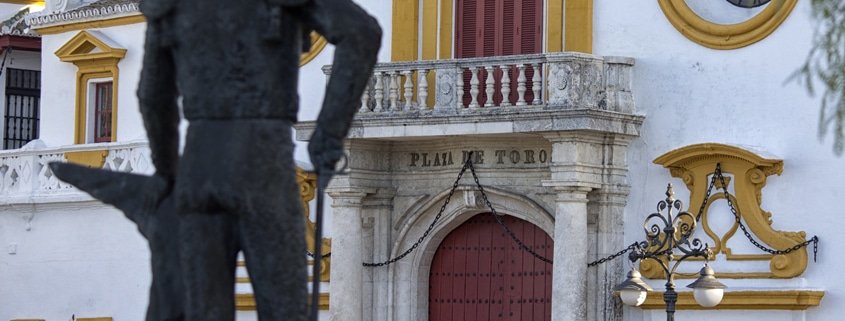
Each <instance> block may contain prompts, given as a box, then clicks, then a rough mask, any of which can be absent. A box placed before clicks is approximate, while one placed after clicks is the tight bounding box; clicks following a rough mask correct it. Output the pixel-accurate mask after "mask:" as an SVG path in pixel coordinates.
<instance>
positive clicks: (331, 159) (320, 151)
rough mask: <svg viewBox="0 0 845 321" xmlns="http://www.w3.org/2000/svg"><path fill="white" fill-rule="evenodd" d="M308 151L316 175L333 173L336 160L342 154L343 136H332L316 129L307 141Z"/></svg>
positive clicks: (341, 156)
mask: <svg viewBox="0 0 845 321" xmlns="http://www.w3.org/2000/svg"><path fill="white" fill-rule="evenodd" d="M308 153H309V155H310V156H311V164H313V165H314V171H315V172H317V174H318V175H321V176H323V175H333V174H334V170H335V166H336V165H337V162H338V161H340V159H341V158H343V156H344V154H343V138H342V137H341V138H337V137H332V136H331V135H327V134H326V133H325V132H324V131H322V130H320V129H317V130H316V131H314V134H313V135H311V140H310V141H309V142H308ZM326 178H329V177H326Z"/></svg>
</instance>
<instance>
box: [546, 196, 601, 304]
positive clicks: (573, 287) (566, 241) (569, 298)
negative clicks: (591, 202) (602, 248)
mask: <svg viewBox="0 0 845 321" xmlns="http://www.w3.org/2000/svg"><path fill="white" fill-rule="evenodd" d="M554 188H555V191H556V192H557V199H556V200H555V204H556V206H555V235H554V237H555V239H554V244H555V245H554V266H553V268H552V321H584V320H586V318H587V252H588V246H589V245H588V242H587V193H588V192H589V191H590V190H591V188H590V187H584V186H554Z"/></svg>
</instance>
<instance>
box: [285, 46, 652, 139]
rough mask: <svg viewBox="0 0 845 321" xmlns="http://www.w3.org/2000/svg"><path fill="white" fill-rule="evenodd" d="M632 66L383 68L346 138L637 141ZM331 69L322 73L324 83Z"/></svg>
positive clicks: (541, 62)
mask: <svg viewBox="0 0 845 321" xmlns="http://www.w3.org/2000/svg"><path fill="white" fill-rule="evenodd" d="M633 66H634V60H633V59H632V58H625V57H599V56H593V55H587V54H580V53H568V52H564V53H545V54H533V55H515V56H501V57H485V58H470V59H453V60H437V61H413V62H391V63H380V64H378V65H376V67H375V71H374V74H373V77H372V78H371V79H370V82H369V84H368V87H367V90H366V92H365V93H364V95H363V96H362V97H361V105H360V109H359V111H358V114H357V116H356V121H355V123H354V124H353V126H352V129H351V132H350V136H349V137H350V138H352V139H356V138H365V139H366V138H390V137H428V136H443V135H472V134H507V133H524V132H551V131H571V130H590V131H602V132H609V133H617V134H623V135H631V136H638V134H639V133H638V130H639V125H640V124H641V123H642V121H643V117H642V116H640V115H637V114H636V108H635V103H634V97H633V93H632V90H631V87H632V86H631V79H632V71H633V70H632V69H633ZM331 70H332V68H331V66H326V67H324V68H323V71H324V73H325V74H326V76H327V77H331ZM490 75H493V76H492V77H491V76H490ZM490 97H492V99H489V98H490ZM313 126H314V123H313V122H305V123H302V124H299V125H297V129H298V131H297V138H298V139H300V140H304V139H307V138H308V137H310V133H311V131H312V130H313Z"/></svg>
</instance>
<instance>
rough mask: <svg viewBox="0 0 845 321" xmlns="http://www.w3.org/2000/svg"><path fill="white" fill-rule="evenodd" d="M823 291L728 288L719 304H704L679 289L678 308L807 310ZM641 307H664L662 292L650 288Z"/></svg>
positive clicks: (690, 293)
mask: <svg viewBox="0 0 845 321" xmlns="http://www.w3.org/2000/svg"><path fill="white" fill-rule="evenodd" d="M822 297H824V291H817V290H783V291H778V290H767V291H729V292H725V296H724V298H722V302H721V303H719V305H717V306H715V307H713V308H705V307H702V306H701V305H699V304H698V303H697V302H695V299H694V298H693V297H692V292H680V293H678V303H677V304H676V305H675V308H676V309H678V310H807V309H808V308H812V307H815V306H818V305H819V304H820V303H821V301H822ZM640 308H642V309H647V310H648V309H665V308H666V302H663V292H657V291H651V292H649V293H648V297H646V299H645V303H643V305H641V306H640Z"/></svg>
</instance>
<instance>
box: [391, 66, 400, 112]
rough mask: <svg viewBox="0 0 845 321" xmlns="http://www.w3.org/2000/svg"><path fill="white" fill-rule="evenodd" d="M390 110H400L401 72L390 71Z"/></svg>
mask: <svg viewBox="0 0 845 321" xmlns="http://www.w3.org/2000/svg"><path fill="white" fill-rule="evenodd" d="M388 95H389V97H390V105H389V108H390V110H399V109H401V108H400V107H399V72H398V71H393V72H390V92H389V94H388Z"/></svg>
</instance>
